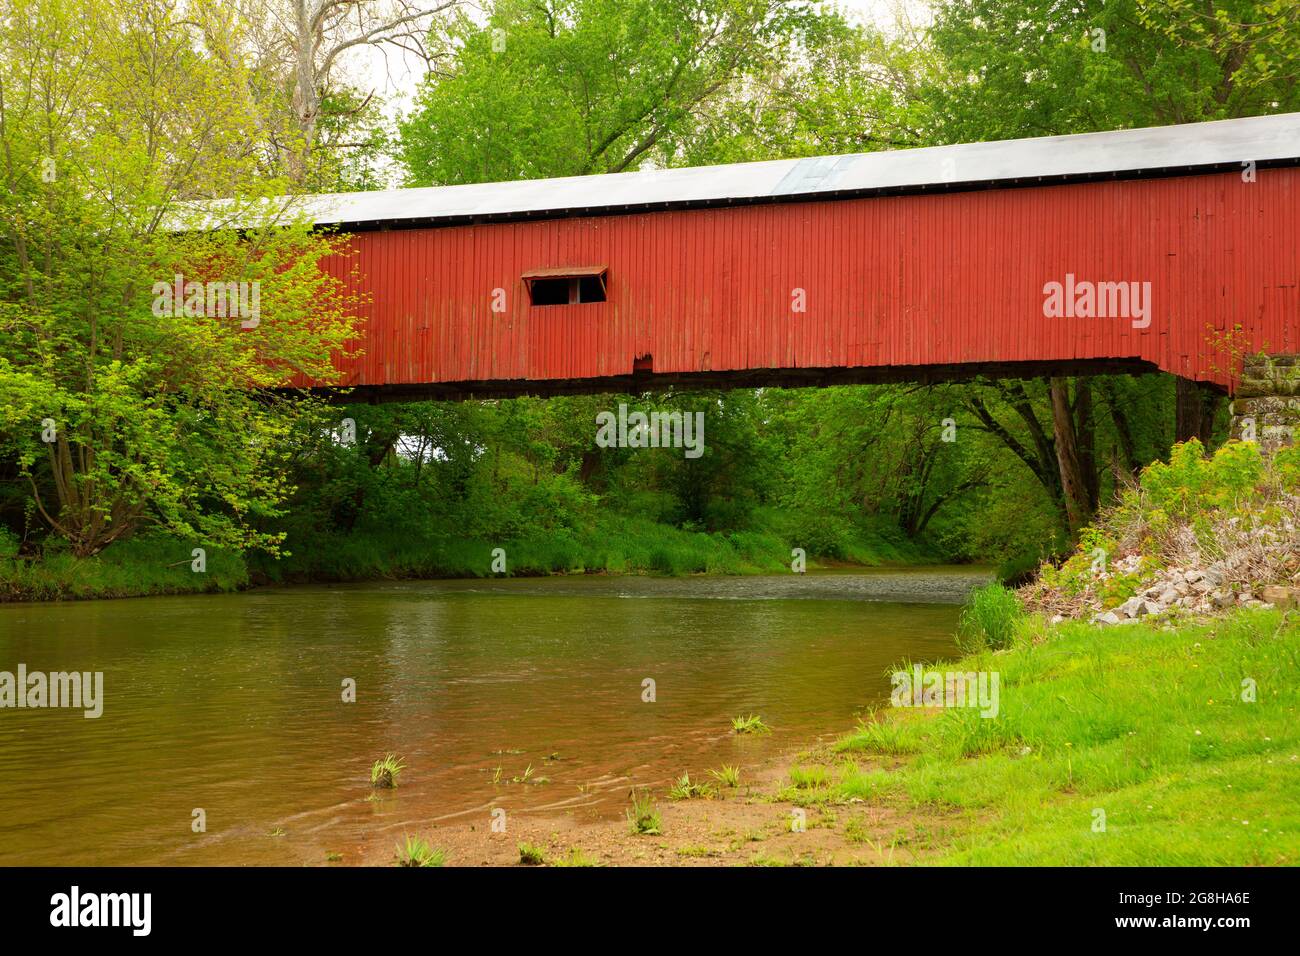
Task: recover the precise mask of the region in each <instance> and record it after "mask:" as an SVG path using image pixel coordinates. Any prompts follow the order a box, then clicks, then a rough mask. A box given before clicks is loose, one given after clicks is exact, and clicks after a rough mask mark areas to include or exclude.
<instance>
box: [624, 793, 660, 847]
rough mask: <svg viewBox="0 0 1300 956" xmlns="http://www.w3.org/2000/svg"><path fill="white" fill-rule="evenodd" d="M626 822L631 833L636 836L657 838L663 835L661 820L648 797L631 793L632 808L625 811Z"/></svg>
mask: <svg viewBox="0 0 1300 956" xmlns="http://www.w3.org/2000/svg"><path fill="white" fill-rule="evenodd" d="M627 822H628V826H629V828H630V829H631V831H632V833H633V834H634V835H637V836H659V835H660V834H661V833H663V819H662V818H661V817H660V816H659V811H658V810H656V809H655V805H654V803H653V801H651V799H650V795H649V794H646V793H636V792H635V791H633V793H632V806H630V807H629V808H628V811H627Z"/></svg>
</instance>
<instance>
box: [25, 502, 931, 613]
mask: <svg viewBox="0 0 1300 956" xmlns="http://www.w3.org/2000/svg"><path fill="white" fill-rule="evenodd" d="M797 541H798V534H797V533H796V532H792V531H791V530H790V527H789V522H783V521H782V520H779V516H768V519H767V520H766V521H764V522H762V523H761V524H760V525H759V526H758V527H756V528H755V529H754V530H748V531H738V532H712V533H710V532H703V531H692V530H687V529H682V528H678V527H675V526H673V525H668V524H663V523H660V522H654V521H649V520H646V519H642V518H632V517H625V516H618V515H611V516H606V517H604V518H602V519H601V520H599V521H598V522H596V523H595V524H593V525H592V526H591V527H588V528H584V529H570V530H566V531H561V532H558V533H555V532H547V533H546V534H538V535H533V536H523V537H516V538H502V539H500V540H486V539H477V538H462V537H455V536H443V537H436V538H424V537H421V536H419V535H415V534H409V533H404V532H402V531H401V530H400V529H386V530H384V531H382V532H380V531H373V530H372V531H366V532H358V533H355V534H348V535H342V534H336V535H319V536H313V537H303V538H300V539H291V540H290V541H289V542H288V543H287V545H286V549H285V550H286V553H285V554H284V555H283V556H282V557H280V558H278V559H275V558H271V557H268V556H265V555H261V554H255V555H247V556H245V555H240V554H237V553H233V552H228V551H222V550H219V549H208V548H205V549H202V560H201V562H200V561H198V560H197V559H198V558H199V555H198V554H197V552H196V551H195V547H196V546H195V544H194V543H193V542H189V541H180V540H177V539H174V538H169V537H163V536H158V535H152V536H151V535H141V536H138V537H136V538H132V539H128V540H125V541H121V542H118V543H116V544H114V545H112V546H110V547H109V548H108V549H106V550H105V551H104V552H103V553H101V554H99V555H95V556H93V557H87V558H78V557H76V556H74V555H72V554H70V553H68V552H67V551H66V550H59V549H58V548H57V546H55V545H54V544H53V543H51V545H50V546H49V547H48V548H47V549H46V550H45V551H44V552H43V553H42V554H41V555H40V556H39V557H34V556H28V557H24V558H19V557H17V556H16V555H9V556H6V555H0V602H7V601H8V602H12V601H50V600H85V599H92V598H120V597H141V596H147V595H167V594H202V593H223V592H233V591H242V590H247V589H249V588H254V587H258V586H264V585H280V584H313V583H342V582H364V581H396V580H422V579H437V578H442V579H458V578H487V577H520V576H527V577H532V576H548V575H555V574H615V575H618V574H634V575H635V574H650V575H665V576H685V575H704V574H708V575H755V574H770V573H775V572H781V571H789V570H790V569H791V564H792V561H793V560H794V555H793V551H794V549H795V548H798V547H801V545H800V544H798V543H797ZM804 552H805V555H806V557H805V560H806V562H807V566H808V567H810V568H814V569H815V568H818V567H850V568H852V567H859V568H870V567H880V566H889V565H918V564H930V563H938V562H939V560H940V557H939V555H938V554H937V553H936V552H935V551H934V550H933V549H932V548H930V547H929V546H927V545H925V544H923V543H919V542H915V541H911V540H909V539H907V538H906V537H905V536H904V535H903V534H902V533H901V532H899V531H898V530H897V529H895V528H892V527H890V526H888V525H880V526H872V527H868V528H863V529H860V530H859V531H858V532H857V533H856V534H854V535H853V536H851V537H848V538H846V539H844V540H842V541H837V542H836V543H835V545H834V547H833V548H831V549H826V548H821V549H818V548H816V547H813V546H812V545H811V543H809V545H808V546H807V547H804Z"/></svg>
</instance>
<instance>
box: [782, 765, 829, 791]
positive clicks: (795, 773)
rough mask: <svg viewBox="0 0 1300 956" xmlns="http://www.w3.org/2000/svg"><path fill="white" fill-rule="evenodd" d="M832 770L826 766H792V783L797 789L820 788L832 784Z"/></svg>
mask: <svg viewBox="0 0 1300 956" xmlns="http://www.w3.org/2000/svg"><path fill="white" fill-rule="evenodd" d="M830 783H831V772H830V770H829V769H827V768H826V767H822V766H818V765H813V766H810V767H791V768H790V785H791V786H792V787H794V788H795V789H796V790H820V789H822V788H824V787H828V786H830Z"/></svg>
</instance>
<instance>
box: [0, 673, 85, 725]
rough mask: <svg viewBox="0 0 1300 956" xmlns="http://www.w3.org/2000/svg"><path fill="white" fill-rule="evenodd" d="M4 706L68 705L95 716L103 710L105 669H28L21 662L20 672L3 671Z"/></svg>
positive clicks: (1, 705)
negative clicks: (42, 670)
mask: <svg viewBox="0 0 1300 956" xmlns="http://www.w3.org/2000/svg"><path fill="white" fill-rule="evenodd" d="M5 707H17V708H27V707H30V708H33V709H37V708H41V707H69V708H72V709H73V710H84V711H85V714H84V715H83V716H85V717H87V718H89V719H92V720H93V719H94V718H96V717H98V716H100V715H101V714H102V713H104V673H103V671H95V672H93V673H92V672H91V671H85V672H84V673H83V672H80V671H71V672H68V671H52V672H50V673H49V674H46V673H43V672H41V671H30V672H29V671H28V670H27V665H26V664H19V665H18V673H17V674H14V673H11V672H10V671H0V709H3V708H5Z"/></svg>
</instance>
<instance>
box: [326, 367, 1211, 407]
mask: <svg viewBox="0 0 1300 956" xmlns="http://www.w3.org/2000/svg"><path fill="white" fill-rule="evenodd" d="M1159 371H1160V369H1159V368H1158V367H1157V366H1156V365H1155V364H1154V363H1152V362H1148V361H1144V360H1142V359H1138V358H1126V359H1074V360H1065V361H1050V362H1003V363H987V362H981V363H976V364H961V365H912V366H900V365H881V366H864V367H856V368H785V369H782V368H769V369H738V370H731V371H710V372H680V373H672V374H662V373H655V372H654V371H652V370H650V369H646V370H644V371H636V372H634V373H632V374H631V375H616V376H602V377H600V378H581V379H540V380H522V381H521V380H515V381H476V382H427V383H417V384H394V385H358V386H352V387H346V388H345V387H317V388H313V389H311V391H313V392H315V393H317V394H319V395H322V396H324V397H326V398H328V400H329V401H331V402H334V403H337V404H347V403H353V402H367V403H372V404H374V403H380V402H412V401H426V400H444V401H445V400H459V399H472V398H516V397H519V396H522V395H530V396H538V397H544V398H545V397H550V396H554V395H598V394H637V393H641V392H650V391H663V390H667V389H736V388H805V387H813V388H817V387H825V386H831V385H883V384H906V383H915V384H921V385H933V384H940V383H945V382H970V381H974V380H975V379H978V378H987V379H1029V378H1043V377H1049V376H1056V375H1146V374H1151V373H1154V372H1159ZM1205 385H1206V387H1208V388H1218V387H1217V386H1215V385H1213V384H1212V383H1205ZM1219 390H1220V391H1223V390H1222V389H1219ZM1225 394H1226V392H1225Z"/></svg>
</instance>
